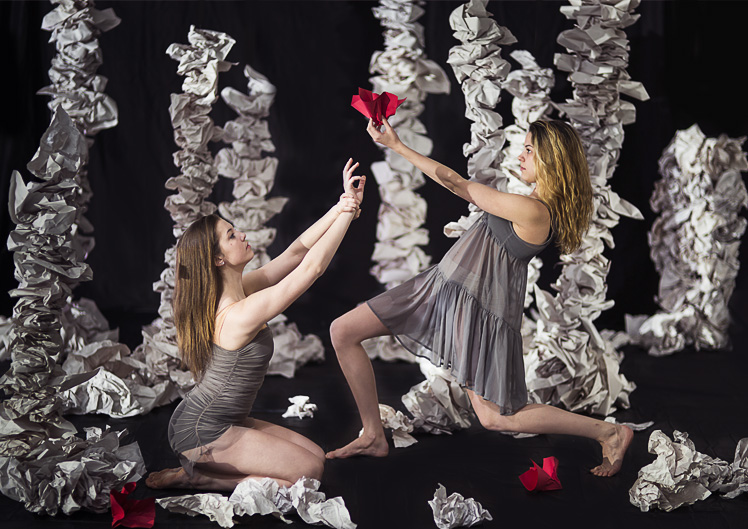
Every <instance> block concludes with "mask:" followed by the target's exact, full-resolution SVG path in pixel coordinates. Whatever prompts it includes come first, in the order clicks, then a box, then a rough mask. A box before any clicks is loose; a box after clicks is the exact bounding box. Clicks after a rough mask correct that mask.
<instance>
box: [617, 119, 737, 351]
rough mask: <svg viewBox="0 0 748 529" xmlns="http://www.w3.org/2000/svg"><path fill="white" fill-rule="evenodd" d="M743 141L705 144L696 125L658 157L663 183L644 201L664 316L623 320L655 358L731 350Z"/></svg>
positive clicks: (680, 133)
mask: <svg viewBox="0 0 748 529" xmlns="http://www.w3.org/2000/svg"><path fill="white" fill-rule="evenodd" d="M744 142H745V138H738V139H731V138H728V137H727V136H725V135H722V136H720V137H719V138H707V137H706V136H705V135H704V133H703V132H701V129H699V127H698V125H693V126H692V127H691V128H689V129H687V130H680V131H678V132H677V133H676V134H675V138H673V141H671V142H670V145H668V147H667V148H666V149H665V152H663V154H662V157H661V158H660V175H661V176H662V179H661V180H659V181H658V182H657V183H656V184H655V189H654V192H653V193H652V197H651V199H650V205H651V206H652V210H653V211H654V212H656V213H659V215H660V216H659V217H658V218H657V219H656V220H655V222H654V224H653V225H652V229H651V230H650V232H649V244H650V255H651V256H652V260H653V261H654V263H655V268H656V269H657V272H658V273H659V274H660V288H659V292H658V294H657V298H656V299H657V302H658V303H659V305H660V307H662V310H661V311H659V312H658V313H657V314H655V315H653V316H651V317H648V316H627V318H626V331H627V332H628V333H629V335H631V336H632V339H633V341H634V342H635V343H638V344H640V345H643V346H645V347H648V348H649V354H651V355H655V356H661V355H667V354H672V353H675V352H677V351H681V350H682V349H684V348H685V347H686V346H688V345H693V346H694V347H695V348H696V349H702V348H704V349H721V348H724V347H727V346H728V345H729V336H728V333H727V331H728V327H729V325H730V314H729V311H728V303H729V301H730V296H732V292H733V290H734V289H735V278H736V276H737V274H738V270H739V269H740V262H739V261H738V256H739V252H740V239H741V237H742V236H743V234H744V233H745V228H746V220H745V219H744V218H743V217H741V216H740V211H741V209H743V208H745V207H748V194H747V193H746V188H745V183H744V182H743V180H742V178H741V176H740V172H741V171H747V170H748V162H747V161H746V154H745V153H744V152H742V151H741V146H742V144H743V143H744Z"/></svg>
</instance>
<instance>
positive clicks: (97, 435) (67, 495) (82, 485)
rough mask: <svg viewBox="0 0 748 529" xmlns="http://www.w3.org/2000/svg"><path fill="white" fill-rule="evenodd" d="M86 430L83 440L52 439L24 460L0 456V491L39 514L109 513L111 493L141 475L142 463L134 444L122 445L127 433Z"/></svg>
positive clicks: (143, 464)
mask: <svg viewBox="0 0 748 529" xmlns="http://www.w3.org/2000/svg"><path fill="white" fill-rule="evenodd" d="M85 430H86V439H85V440H84V439H80V438H79V437H76V436H75V435H67V436H65V437H61V438H50V439H46V440H45V441H44V442H43V443H41V444H40V445H38V446H36V447H35V448H34V449H33V450H31V451H30V452H28V453H26V454H24V457H23V458H20V457H5V456H0V475H2V476H3V477H1V478H0V490H1V491H2V493H3V494H5V495H6V496H8V497H9V498H12V499H14V500H16V501H20V502H22V503H23V504H24V506H25V507H26V509H28V510H29V511H31V512H35V513H38V514H47V515H50V516H53V515H55V514H58V513H59V512H60V511H62V512H63V513H65V514H72V513H74V512H76V511H79V510H88V511H93V512H107V511H108V510H109V491H110V490H112V489H119V488H121V487H122V486H123V485H124V484H125V483H128V482H131V481H137V480H139V479H140V478H141V477H143V476H144V475H145V473H146V468H145V463H144V462H143V456H142V455H141V453H140V448H139V447H138V444H137V443H131V444H128V445H125V446H120V439H121V438H122V437H123V436H124V435H125V433H126V432H125V431H121V432H110V431H108V429H107V430H104V431H102V430H101V429H100V428H85Z"/></svg>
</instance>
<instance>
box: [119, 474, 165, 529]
mask: <svg viewBox="0 0 748 529" xmlns="http://www.w3.org/2000/svg"><path fill="white" fill-rule="evenodd" d="M135 486H136V485H135V483H127V484H126V485H125V486H124V487H122V490H121V491H119V492H117V491H114V490H113V491H110V492H109V498H110V499H111V503H112V527H117V526H120V525H121V526H123V527H153V523H154V521H155V519H156V498H145V499H143V500H132V499H130V498H128V497H127V495H128V494H130V493H131V492H132V491H133V490H135Z"/></svg>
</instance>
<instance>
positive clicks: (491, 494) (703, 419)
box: [0, 318, 748, 529]
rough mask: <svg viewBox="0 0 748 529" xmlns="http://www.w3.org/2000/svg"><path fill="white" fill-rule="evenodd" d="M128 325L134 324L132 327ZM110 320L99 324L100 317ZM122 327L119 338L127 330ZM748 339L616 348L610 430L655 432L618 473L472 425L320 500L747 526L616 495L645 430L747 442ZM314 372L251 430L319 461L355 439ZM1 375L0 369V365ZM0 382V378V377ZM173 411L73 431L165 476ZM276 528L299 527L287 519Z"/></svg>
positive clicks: (558, 519) (338, 478) (342, 396)
mask: <svg viewBox="0 0 748 529" xmlns="http://www.w3.org/2000/svg"><path fill="white" fill-rule="evenodd" d="M135 319H137V318H135ZM110 321H112V320H111V318H110ZM140 323H141V322H137V325H136V324H135V323H134V322H133V321H132V319H130V320H129V321H128V319H127V318H122V319H121V321H120V322H119V325H120V327H121V330H122V332H123V334H122V341H123V342H125V343H129V341H130V340H136V339H137V334H138V329H139V327H138V325H139V324H140ZM128 325H129V327H128ZM746 338H748V333H746V332H744V331H741V332H735V333H734V337H733V343H734V349H733V350H732V351H719V352H703V351H702V352H695V351H688V352H682V353H679V354H676V355H673V356H670V357H664V358H653V357H650V356H648V355H647V354H646V353H645V352H644V351H642V350H641V349H637V348H629V349H627V350H626V358H625V360H624V362H623V365H622V370H623V372H624V374H625V375H626V376H627V377H628V378H629V379H630V380H633V381H635V382H636V384H637V386H638V388H637V389H636V390H635V391H634V392H633V394H632V395H631V404H632V407H631V409H630V410H626V411H623V412H621V413H619V414H618V417H619V419H621V420H630V421H635V422H641V421H645V420H654V421H655V425H654V426H653V428H651V429H650V430H647V431H646V432H642V433H637V434H636V435H635V437H634V441H633V443H632V446H631V448H630V449H629V452H628V456H627V459H626V461H625V463H624V467H623V469H622V471H621V472H620V473H619V474H618V475H616V476H614V477H612V478H607V479H606V478H596V477H594V476H592V475H591V474H589V473H588V469H589V468H591V467H593V466H595V465H596V464H597V463H598V460H599V458H600V453H599V448H598V447H596V446H595V443H594V442H592V441H589V440H586V439H581V438H574V437H565V436H546V435H542V436H538V437H534V438H528V439H514V438H512V437H509V436H505V435H501V434H498V433H492V432H488V431H485V430H483V429H482V428H481V427H480V426H479V425H478V424H477V423H476V424H474V425H473V426H472V427H471V428H470V429H468V430H466V431H462V432H458V433H455V434H454V435H451V436H432V435H417V438H418V441H419V442H418V443H417V444H416V445H413V446H411V447H408V448H403V449H393V450H392V451H391V454H390V456H389V457H387V458H385V459H377V460H374V459H354V460H345V461H332V462H329V463H328V465H327V468H326V471H325V476H324V479H323V484H322V490H323V491H324V492H325V493H326V494H327V497H328V498H329V497H333V496H342V497H343V498H344V499H345V503H346V505H347V506H348V510H349V512H350V514H351V518H352V519H353V521H354V522H356V523H357V524H358V526H359V528H360V529H369V528H381V527H387V528H388V529H401V528H402V529H405V528H408V529H410V528H430V527H435V525H434V522H433V518H432V514H431V509H430V507H429V505H428V504H427V501H428V500H430V499H431V498H432V497H433V494H434V491H435V490H436V488H437V486H438V484H439V483H442V484H443V485H444V486H445V487H446V489H447V493H448V494H451V493H452V492H459V493H461V494H462V495H463V496H466V497H473V498H475V499H476V500H477V501H479V502H480V503H481V504H482V505H483V506H484V507H485V508H487V509H488V510H489V512H490V513H491V514H492V516H493V521H492V522H486V523H484V524H483V526H484V527H502V528H508V527H518V528H528V529H532V528H536V527H571V526H574V527H582V528H586V527H595V528H603V529H604V528H624V527H626V528H629V527H634V528H636V529H645V528H657V529H661V528H673V529H676V528H677V529H690V528H694V529H697V528H698V529H705V528H706V529H709V528H735V529H745V528H748V494H744V495H742V496H739V497H737V498H736V499H733V500H726V499H722V498H720V497H718V496H716V495H713V496H712V497H710V498H708V499H706V500H705V501H701V502H697V503H696V504H695V505H692V506H686V507H681V508H680V509H677V510H676V511H674V512H671V513H665V512H661V511H655V512H649V513H641V512H639V510H638V509H637V508H635V507H634V506H633V505H631V504H630V503H629V497H628V491H629V489H630V488H631V485H632V484H633V483H634V481H635V480H636V476H637V472H638V470H639V469H640V468H641V467H642V466H644V465H646V464H648V463H650V462H651V461H652V460H653V459H654V457H653V456H652V455H650V454H648V453H647V440H648V438H649V434H650V432H651V431H652V430H653V429H655V428H657V429H661V430H663V431H664V432H665V433H666V434H668V435H669V436H672V432H673V430H674V429H679V430H682V431H685V432H688V434H689V435H690V437H691V439H692V440H693V441H694V442H695V444H696V449H697V450H699V451H701V452H704V453H706V454H708V455H710V456H713V457H720V458H722V459H725V460H728V461H732V460H733V456H734V450H735V446H736V444H737V442H738V440H739V439H741V438H743V437H748V421H747V420H746V419H745V417H746V404H748V384H746V383H745V376H746V373H748V369H747V368H748V354H747V353H748V351H747V349H748V348H747V347H746ZM327 356H328V359H327V360H326V361H325V362H324V363H322V364H319V365H309V366H305V367H303V368H302V369H301V370H299V371H298V373H297V375H296V377H295V378H294V379H290V380H289V379H284V378H281V377H268V378H267V379H266V381H265V384H264V386H263V388H262V390H261V391H260V394H259V395H258V398H257V402H256V407H255V415H256V416H257V417H258V418H261V419H265V420H268V421H272V422H276V423H278V424H282V425H284V426H287V427H289V428H292V429H294V430H296V431H298V432H300V433H302V434H304V435H306V436H308V437H310V438H311V439H313V440H314V441H316V442H317V443H319V444H320V445H321V446H322V447H323V448H325V449H331V448H336V447H338V446H340V445H341V444H342V443H344V442H346V441H348V440H350V439H352V438H353V437H354V436H355V435H357V432H358V430H359V428H360V423H359V422H358V419H357V416H356V413H355V411H354V406H353V402H352V398H351V397H350V395H349V392H348V389H347V386H346V385H345V382H344V379H343V377H342V374H341V372H340V370H339V368H338V366H337V363H336V361H335V359H334V355H333V354H332V352H331V351H328V355H327ZM1 367H4V366H1ZM374 369H375V371H376V374H377V381H378V387H379V394H380V401H381V402H383V403H386V404H390V405H392V406H394V407H395V408H396V409H401V410H403V411H405V408H404V406H403V405H402V403H401V402H400V396H401V395H402V394H403V393H405V392H407V390H408V389H409V388H410V387H411V386H412V385H414V384H416V383H418V382H420V381H421V380H423V377H422V375H421V374H420V371H419V370H418V367H417V366H414V365H410V364H403V363H396V364H387V363H383V362H379V361H377V362H375V363H374ZM3 371H4V369H3ZM299 394H304V395H309V396H310V397H311V400H312V402H314V403H316V404H317V405H318V408H319V409H318V412H317V413H316V415H315V416H314V418H312V419H304V420H299V419H283V418H282V417H281V413H282V412H283V411H285V409H286V407H287V405H288V401H287V398H288V397H290V396H293V395H299ZM175 405H176V403H175V404H173V405H171V406H167V407H163V408H160V409H157V410H155V411H153V412H152V413H150V414H149V415H147V416H144V417H135V418H130V419H126V420H111V419H108V418H107V417H104V416H86V417H75V418H72V420H73V422H74V423H75V424H76V426H78V427H79V429H80V428H81V427H83V426H88V425H102V424H103V423H105V422H108V423H109V424H110V425H111V426H112V427H113V428H114V429H122V428H127V429H128V432H129V434H128V436H127V437H126V438H125V439H124V442H129V441H131V440H135V441H137V442H138V443H139V444H140V447H141V450H142V453H143V457H144V458H145V462H146V465H147V466H148V469H149V470H158V469H161V468H164V467H167V466H176V465H177V461H176V458H175V457H174V455H173V454H172V453H171V452H170V450H169V447H168V444H167V441H166V425H167V422H168V419H169V417H170V415H171V412H172V410H173V409H174V407H175ZM551 455H552V456H556V457H557V458H558V460H559V463H560V465H559V477H560V479H561V482H562V484H563V490H560V491H554V492H546V493H529V492H527V491H526V490H525V489H524V488H523V487H522V485H521V483H520V481H519V480H518V479H517V477H518V476H519V474H521V473H522V472H524V471H525V470H527V469H528V467H529V466H531V461H530V460H531V459H534V460H535V461H537V462H541V461H542V458H543V457H547V456H551ZM182 493H184V492H183V491H177V490H170V491H151V490H149V489H147V488H146V487H145V485H144V483H143V482H142V481H141V482H140V483H139V484H138V489H137V490H136V492H135V493H134V495H135V497H145V496H149V495H155V496H171V495H177V494H182ZM156 510H157V512H156V527H190V528H198V527H200V528H202V527H205V528H208V527H218V525H217V524H215V523H212V522H210V521H209V520H208V519H207V518H205V517H198V518H191V517H188V516H186V515H180V514H172V513H169V512H167V511H165V510H163V509H161V508H159V507H157V508H156ZM293 519H294V520H295V522H294V523H293V524H292V525H290V526H288V527H305V524H304V523H302V522H301V521H299V519H298V518H296V517H294V518H293ZM241 523H242V524H246V525H248V526H252V527H263V528H264V527H275V528H278V529H280V528H283V527H286V526H285V525H284V524H283V523H282V522H280V521H278V520H276V519H275V518H272V517H270V516H266V517H258V516H255V517H251V518H249V517H248V518H245V519H242V520H241ZM110 526H111V517H110V516H109V515H108V514H92V513H76V514H75V515H73V516H64V515H61V516H57V517H47V516H38V515H34V514H31V513H28V512H27V511H25V510H24V508H23V506H22V505H21V504H19V503H16V502H14V501H12V500H10V499H8V498H5V497H4V496H0V527H2V528H3V529H6V528H8V529H10V528H16V527H18V528H21V527H23V528H26V529H35V528H39V527H59V528H71V529H72V528H78V527H82V528H89V527H102V528H103V527H110Z"/></svg>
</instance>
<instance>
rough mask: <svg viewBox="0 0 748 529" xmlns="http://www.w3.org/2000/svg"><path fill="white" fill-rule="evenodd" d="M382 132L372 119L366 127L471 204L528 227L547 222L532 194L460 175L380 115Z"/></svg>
mask: <svg viewBox="0 0 748 529" xmlns="http://www.w3.org/2000/svg"><path fill="white" fill-rule="evenodd" d="M382 122H383V123H384V132H382V131H380V130H377V128H376V127H375V126H374V123H373V122H372V120H371V119H370V120H369V125H368V127H367V128H366V131H367V132H368V133H369V135H370V136H371V137H372V139H373V140H374V141H376V142H377V143H381V144H382V145H384V146H385V147H388V148H390V149H392V150H393V151H394V152H396V153H397V154H399V155H400V156H402V157H403V158H405V159H406V160H408V161H409V162H410V163H412V164H413V165H415V166H416V167H417V168H418V169H420V170H421V171H422V172H423V173H424V174H425V175H426V176H428V177H429V178H431V179H432V180H433V181H434V182H436V183H437V184H439V185H441V186H443V187H445V188H447V189H448V190H449V191H451V192H452V193H454V194H455V195H457V196H459V197H460V198H462V199H464V200H467V201H468V202H470V203H471V204H475V205H476V206H478V207H479V208H480V209H482V210H483V211H487V212H488V213H491V214H492V215H496V216H497V217H502V218H504V219H507V220H508V221H510V222H512V223H515V224H517V225H519V226H523V227H528V228H532V227H535V226H536V225H538V224H544V223H547V222H548V213H547V210H546V208H545V206H543V205H542V204H540V203H539V202H538V201H537V200H534V199H532V198H529V197H526V196H523V195H516V194H514V193H504V192H502V191H499V190H497V189H494V188H492V187H489V186H487V185H485V184H481V183H478V182H473V181H472V180H467V179H465V178H463V177H462V176H461V175H460V174H459V173H457V171H454V170H453V169H450V168H449V167H447V166H446V165H444V164H442V163H439V162H437V161H436V160H433V159H431V158H429V157H428V156H424V155H422V154H420V153H419V152H416V151H414V150H413V149H411V148H410V147H408V146H407V145H405V144H404V143H403V142H402V140H400V138H399V137H398V135H397V133H396V132H395V130H394V129H393V128H392V125H390V124H389V122H388V121H387V120H386V119H383V120H382Z"/></svg>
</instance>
